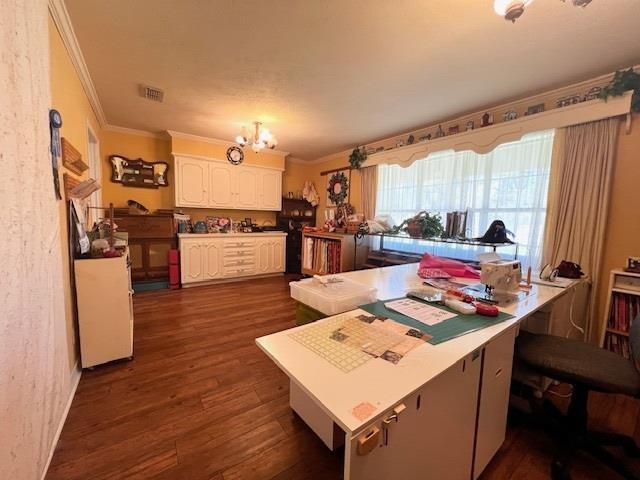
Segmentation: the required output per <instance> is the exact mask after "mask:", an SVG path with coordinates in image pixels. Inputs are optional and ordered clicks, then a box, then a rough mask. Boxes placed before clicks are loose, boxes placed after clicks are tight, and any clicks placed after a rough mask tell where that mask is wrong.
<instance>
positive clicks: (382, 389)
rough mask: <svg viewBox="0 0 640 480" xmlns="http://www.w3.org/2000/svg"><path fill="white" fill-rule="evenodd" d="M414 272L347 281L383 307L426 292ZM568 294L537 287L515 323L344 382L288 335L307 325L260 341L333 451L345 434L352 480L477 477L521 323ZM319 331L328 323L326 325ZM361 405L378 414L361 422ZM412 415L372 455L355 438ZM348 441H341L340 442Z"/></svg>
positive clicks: (499, 436)
mask: <svg viewBox="0 0 640 480" xmlns="http://www.w3.org/2000/svg"><path fill="white" fill-rule="evenodd" d="M417 268H418V265H417V264H408V265H399V266H394V267H385V268H379V269H372V270H362V271H356V272H348V273H345V274H342V275H341V276H344V277H346V278H349V279H350V280H354V281H358V282H361V283H364V284H367V285H371V286H375V287H376V288H377V289H378V298H379V299H381V300H386V299H390V298H395V297H400V296H403V295H404V294H405V293H406V291H407V290H408V289H410V288H413V287H416V286H418V285H420V284H421V283H422V280H421V279H420V278H419V277H418V276H417ZM562 295H564V291H563V290H562V289H558V288H553V287H546V286H538V285H536V286H534V287H533V289H532V291H531V294H530V295H529V296H528V297H527V298H526V299H524V300H522V301H521V302H519V303H517V304H515V305H512V306H510V307H508V308H505V309H503V310H504V311H506V312H508V313H510V314H512V315H514V316H515V318H513V319H511V320H507V321H505V322H503V323H501V324H498V325H494V326H491V327H487V328H485V329H482V330H479V331H476V332H472V333H469V334H467V335H463V336H461V337H458V338H456V339H453V340H450V341H447V342H444V343H441V344H439V345H431V344H425V345H423V346H420V347H418V348H417V349H414V350H412V351H411V352H410V353H409V354H408V355H407V356H405V357H404V358H403V359H402V360H401V361H400V362H399V363H398V364H397V365H393V364H391V363H389V362H387V361H385V360H382V359H380V358H375V359H373V360H371V361H369V362H367V363H365V364H364V365H362V366H360V367H358V368H356V369H355V370H352V371H351V372H349V373H344V372H342V371H341V370H339V369H337V368H336V367H334V366H333V365H331V364H330V363H329V362H327V361H326V360H324V359H323V358H321V357H320V356H318V355H316V354H315V353H314V352H312V351H311V350H309V349H307V348H306V347H304V346H303V345H301V344H300V343H298V342H297V341H295V340H294V339H292V338H291V337H290V336H289V333H290V332H291V331H293V330H296V329H304V328H309V325H303V326H300V327H296V328H295V329H290V330H287V331H283V332H278V333H275V334H272V335H268V336H265V337H261V338H258V339H256V343H257V344H258V346H259V347H260V348H261V349H262V350H263V351H264V352H265V353H266V354H267V355H268V356H269V357H270V358H271V359H272V360H273V361H274V362H275V363H276V364H277V365H278V366H279V367H280V368H281V369H282V370H283V371H284V372H285V373H286V374H287V375H288V376H289V378H290V379H291V389H292V390H291V391H292V393H291V403H292V406H293V407H294V409H295V410H296V412H297V413H299V414H300V415H301V416H302V417H303V419H305V421H307V423H308V424H310V426H311V427H312V428H313V429H314V431H315V432H316V433H317V434H318V435H319V436H320V437H321V438H322V439H323V440H324V441H325V443H326V444H327V446H329V447H330V448H331V447H332V445H335V444H336V438H335V437H336V436H337V435H336V434H334V433H333V432H334V431H335V429H334V428H332V427H333V426H334V424H335V425H336V426H337V427H339V428H340V429H341V430H342V432H344V434H345V439H344V441H345V468H344V475H345V479H367V480H374V479H381V480H382V479H389V478H402V479H403V480H410V479H423V478H437V479H447V478H450V479H465V480H468V479H470V478H472V479H475V478H477V477H478V476H479V475H480V473H481V472H482V470H483V469H484V468H485V467H486V465H487V463H488V462H489V460H490V459H491V458H492V457H493V455H494V454H495V452H496V451H497V450H498V448H499V447H500V445H501V444H502V442H503V440H504V435H505V429H506V417H507V408H508V400H509V385H510V380H511V369H512V363H513V346H514V340H515V336H516V334H517V327H518V324H519V323H520V322H521V321H522V320H523V319H524V318H526V317H528V316H529V315H531V314H532V313H534V312H535V311H537V310H538V309H540V308H542V307H543V306H545V305H546V304H548V303H549V302H552V301H554V300H555V299H557V298H559V297H561V296H562ZM319 321H320V322H322V321H326V320H319ZM361 402H369V403H371V404H372V405H374V406H375V407H376V410H375V412H374V414H373V415H372V416H371V417H369V418H367V419H366V420H364V421H360V420H358V419H357V418H356V417H355V416H354V415H353V414H352V410H353V408H354V407H355V406H356V405H358V404H360V403H361ZM399 404H404V405H405V406H406V407H407V408H406V410H405V411H404V412H403V413H402V414H401V415H400V416H399V419H398V421H397V422H393V423H392V424H390V425H389V438H388V443H387V445H384V444H383V443H381V444H380V448H376V449H374V450H373V451H372V452H371V453H369V454H368V455H359V454H358V453H357V451H356V449H357V442H358V438H359V437H360V436H361V435H363V434H366V433H367V432H369V431H370V430H371V428H372V427H374V426H375V427H378V428H382V422H383V420H384V419H386V418H387V417H389V415H390V414H391V412H392V411H393V408H394V407H396V406H397V405H399ZM340 435H341V434H340Z"/></svg>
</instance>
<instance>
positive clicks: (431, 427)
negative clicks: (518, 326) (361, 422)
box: [344, 354, 481, 480]
mask: <svg viewBox="0 0 640 480" xmlns="http://www.w3.org/2000/svg"><path fill="white" fill-rule="evenodd" d="M473 356H474V355H473V354H471V355H469V356H468V357H466V358H465V359H464V360H460V361H459V362H458V363H456V364H455V365H454V366H452V367H451V368H450V369H448V370H447V371H445V372H444V373H442V374H441V375H439V376H438V377H436V378H434V379H433V380H431V381H429V382H428V383H427V384H426V385H425V386H424V387H422V388H420V389H419V390H418V391H417V392H415V393H414V394H412V395H410V396H409V397H408V398H406V399H405V400H403V402H402V403H404V405H405V406H406V409H405V410H404V411H403V412H402V413H401V414H400V415H399V417H398V421H397V422H393V421H392V422H391V423H390V424H389V427H388V437H387V442H386V444H385V442H384V436H383V435H380V439H379V443H378V447H377V448H374V449H373V451H371V452H370V453H369V454H367V455H359V454H358V452H357V445H358V437H359V436H360V435H358V436H354V437H353V438H347V444H346V449H345V471H344V478H345V480H349V479H354V480H355V479H367V480H389V479H402V480H424V479H438V480H468V479H469V478H470V477H471V466H472V465H471V464H472V459H473V440H474V433H475V422H476V407H477V402H478V385H479V380H480V363H481V359H480V356H479V355H476V358H475V359H474V358H473ZM390 413H391V412H386V413H385V414H384V415H383V418H386V417H387V414H390ZM374 425H375V426H377V427H378V428H379V429H380V430H381V433H382V423H381V421H377V422H375V423H374ZM366 433H367V430H365V431H364V432H363V433H362V435H365V434H366Z"/></svg>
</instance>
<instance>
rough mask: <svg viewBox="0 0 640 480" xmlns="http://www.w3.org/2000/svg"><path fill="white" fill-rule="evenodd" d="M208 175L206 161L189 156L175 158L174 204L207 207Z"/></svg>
mask: <svg viewBox="0 0 640 480" xmlns="http://www.w3.org/2000/svg"><path fill="white" fill-rule="evenodd" d="M208 175H209V163H208V162H205V161H202V160H196V159H191V158H180V159H176V169H175V177H176V183H175V185H176V206H180V207H207V206H208V202H209V197H208V190H209V181H208V178H207V177H208ZM178 179H179V180H178Z"/></svg>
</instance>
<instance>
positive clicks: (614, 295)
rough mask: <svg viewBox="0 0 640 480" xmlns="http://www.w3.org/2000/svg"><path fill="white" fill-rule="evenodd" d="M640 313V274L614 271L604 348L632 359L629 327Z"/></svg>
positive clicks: (605, 318)
mask: <svg viewBox="0 0 640 480" xmlns="http://www.w3.org/2000/svg"><path fill="white" fill-rule="evenodd" d="M638 313H640V274H639V273H631V272H625V271H624V270H612V271H611V274H610V277H609V295H608V296H607V306H606V308H605V314H604V325H605V334H604V338H603V345H602V346H603V347H604V348H606V349H608V350H611V351H612V352H615V353H618V354H620V355H622V356H623V357H625V358H630V357H631V348H630V346H629V327H630V326H631V322H632V321H633V319H634V318H636V316H637V315H638Z"/></svg>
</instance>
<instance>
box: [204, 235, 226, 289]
mask: <svg viewBox="0 0 640 480" xmlns="http://www.w3.org/2000/svg"><path fill="white" fill-rule="evenodd" d="M202 249H203V252H204V255H203V256H204V265H203V266H204V279H205V280H215V279H216V278H220V277H222V245H220V242H204V243H203V244H202Z"/></svg>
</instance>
